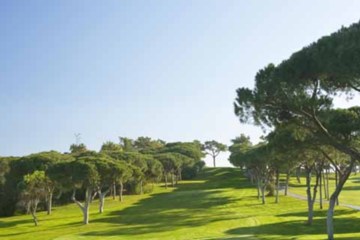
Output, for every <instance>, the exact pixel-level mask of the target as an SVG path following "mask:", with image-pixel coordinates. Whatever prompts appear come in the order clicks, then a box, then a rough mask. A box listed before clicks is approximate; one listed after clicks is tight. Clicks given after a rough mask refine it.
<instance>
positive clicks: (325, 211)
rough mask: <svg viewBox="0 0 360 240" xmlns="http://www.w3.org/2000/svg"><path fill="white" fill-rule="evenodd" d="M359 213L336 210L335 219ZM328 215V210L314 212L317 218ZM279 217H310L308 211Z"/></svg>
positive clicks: (349, 210)
mask: <svg viewBox="0 0 360 240" xmlns="http://www.w3.org/2000/svg"><path fill="white" fill-rule="evenodd" d="M358 212H359V211H357V210H351V209H340V210H335V213H334V215H335V217H336V216H342V215H347V214H353V213H358ZM326 214H327V209H323V210H314V216H315V217H324V218H325V217H326ZM276 216H277V217H304V218H306V217H307V216H308V212H307V211H302V212H290V213H284V214H278V215H276Z"/></svg>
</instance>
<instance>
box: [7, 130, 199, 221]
mask: <svg viewBox="0 0 360 240" xmlns="http://www.w3.org/2000/svg"><path fill="white" fill-rule="evenodd" d="M204 156H205V153H204V148H203V145H202V144H201V143H200V142H198V141H193V142H174V143H165V142H164V141H161V140H153V139H151V138H148V137H139V138H137V139H136V140H132V139H129V138H120V143H119V144H116V143H113V142H106V143H104V144H103V145H102V147H101V150H100V151H99V152H96V151H91V150H88V149H87V148H86V146H85V145H84V144H82V143H79V142H78V143H76V144H72V145H71V146H70V152H69V153H64V154H62V153H59V152H56V151H50V152H41V153H36V154H31V155H29V156H24V157H20V158H13V157H8V158H0V214H1V216H9V215H13V214H14V213H15V211H17V210H19V209H20V210H21V209H25V210H26V212H28V213H29V214H31V215H32V216H33V220H34V223H35V225H37V224H38V220H37V217H36V211H37V209H38V206H40V207H41V208H43V209H45V210H46V211H47V213H48V214H51V209H52V205H53V201H56V202H58V203H67V202H69V200H70V199H71V201H73V202H74V203H75V204H77V205H78V206H79V208H80V209H81V212H82V214H83V222H84V224H88V222H89V207H90V203H91V202H92V201H93V199H95V198H98V199H99V212H100V213H102V212H103V211H104V206H105V196H106V195H107V194H109V193H110V194H111V195H112V197H113V199H115V198H116V196H118V198H119V200H120V201H123V192H124V191H125V190H126V192H128V193H137V194H142V193H144V192H145V191H148V189H151V187H152V186H153V184H154V183H157V182H159V181H161V180H162V179H164V181H165V187H168V185H169V182H170V184H171V185H172V186H175V185H176V183H177V181H178V180H182V179H183V178H192V177H194V176H196V174H197V173H198V172H199V171H200V170H201V169H202V168H203V167H204V162H203V161H201V159H202V158H203V157H204ZM169 179H171V180H170V181H169Z"/></svg>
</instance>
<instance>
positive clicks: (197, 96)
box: [0, 0, 360, 165]
mask: <svg viewBox="0 0 360 240" xmlns="http://www.w3.org/2000/svg"><path fill="white" fill-rule="evenodd" d="M359 10H360V1H356V0H353V1H351V0H346V1H343V0H338V1H329V0H324V1H314V0H311V1H310V0H308V1H304V0H301V1H300V0H296V1H285V0H282V1H274V0H271V1H270V0H269V1H264V0H257V1H254V0H251V1H250V0H248V1H240V0H239V1H227V0H218V1H211V0H198V1H190V0H188V1H185V0H182V1H175V0H171V1H169V0H163V1H154V0H149V1H145V0H144V1H133V0H132V1H125V0H124V1H120V0H114V1H109V0H107V1H90V0H83V1H81V0H76V1H74V0H58V1H56V0H54V1H45V0H43V1H33V0H23V1H20V0H8V1H6V0H2V1H0V89H1V91H0V103H1V104H0V155H25V154H29V153H33V152H39V151H45V150H51V149H53V150H57V151H62V152H63V151H68V149H69V145H70V144H71V143H73V142H74V141H75V138H74V133H81V136H82V141H83V142H84V143H85V144H86V145H87V146H88V147H89V148H90V149H94V150H98V149H99V148H100V146H101V144H102V143H103V142H105V141H107V140H111V141H115V142H117V141H118V136H127V137H130V138H136V137H138V136H149V137H152V138H160V139H163V140H165V141H169V142H170V141H178V140H179V141H192V140H193V139H199V140H201V141H205V140H211V139H215V140H218V141H222V142H224V143H229V142H230V139H232V138H234V137H236V136H238V135H239V134H240V133H245V134H247V135H250V136H251V138H252V140H253V141H257V140H258V138H259V136H260V135H261V134H262V132H261V130H260V129H258V128H256V127H253V126H249V125H241V124H240V123H239V121H238V120H237V118H236V117H235V115H234V113H233V101H234V98H235V90H236V88H238V87H242V86H247V87H252V86H253V79H254V75H255V73H256V72H257V70H259V69H260V68H262V67H264V66H265V65H267V64H268V63H270V62H273V63H279V62H280V61H281V60H283V59H285V58H287V57H289V56H290V54H291V53H293V52H294V51H297V50H299V49H301V48H302V47H303V46H305V45H308V44H309V43H311V42H313V41H315V40H316V39H318V38H319V37H321V36H323V35H327V34H330V33H332V32H334V31H336V30H337V29H339V28H340V27H341V26H342V25H344V26H348V25H349V24H351V23H353V22H357V21H359V18H360V11H359ZM208 163H210V162H208ZM226 164H227V161H226V155H223V156H222V157H221V159H220V160H219V165H226Z"/></svg>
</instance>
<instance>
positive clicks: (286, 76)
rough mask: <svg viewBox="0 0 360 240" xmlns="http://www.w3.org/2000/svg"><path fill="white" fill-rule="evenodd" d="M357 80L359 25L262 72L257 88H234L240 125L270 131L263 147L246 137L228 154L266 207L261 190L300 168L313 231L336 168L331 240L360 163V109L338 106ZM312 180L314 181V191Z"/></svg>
mask: <svg viewBox="0 0 360 240" xmlns="http://www.w3.org/2000/svg"><path fill="white" fill-rule="evenodd" d="M359 76H360V23H356V24H353V25H351V26H350V27H348V28H345V27H343V28H341V29H340V30H339V31H337V32H335V33H333V34H331V35H330V36H326V37H323V38H321V39H319V40H318V41H317V42H315V43H312V44H310V45H309V46H307V47H305V48H303V49H302V50H300V51H298V52H296V53H294V54H292V56H291V57H290V58H289V59H287V60H285V61H283V62H282V63H280V64H279V65H274V64H269V65H268V66H266V67H265V68H263V69H261V70H259V72H258V73H257V74H256V76H255V86H254V88H253V89H248V88H239V89H237V98H236V100H235V103H234V110H235V114H236V115H237V116H238V117H239V119H240V122H242V123H252V124H255V125H259V126H261V127H262V128H264V129H266V130H267V131H270V132H271V133H270V134H269V135H268V136H267V137H266V138H265V139H264V142H263V143H260V144H258V145H255V146H252V145H251V143H249V141H248V140H247V138H246V137H244V136H242V137H240V138H238V139H235V141H234V145H233V146H231V147H230V150H231V151H232V155H231V157H230V160H231V162H233V164H235V165H237V166H243V167H245V168H246V169H247V171H248V174H249V177H250V178H251V179H253V181H254V182H256V184H257V186H258V189H259V195H260V196H261V198H262V199H263V202H264V203H265V196H264V188H265V187H266V185H268V183H269V181H270V180H271V179H272V176H273V175H274V176H275V179H276V180H275V184H274V185H275V186H277V187H276V191H278V189H279V187H278V185H279V174H280V173H286V174H289V172H291V171H292V170H293V169H299V167H300V166H301V168H302V169H303V170H304V171H305V175H306V184H307V191H306V192H307V199H308V212H309V216H308V224H311V222H312V218H313V215H314V211H313V206H314V203H315V199H316V196H317V193H318V192H320V191H322V189H323V188H321V187H320V185H322V184H323V183H324V177H323V172H324V169H329V168H330V166H331V167H332V169H333V171H334V173H335V174H336V188H335V190H334V191H333V192H332V193H329V192H327V193H326V194H327V196H330V197H329V208H328V211H327V234H328V239H334V227H333V216H334V208H335V206H336V202H337V199H338V197H339V194H340V193H341V190H342V189H343V186H344V184H345V182H346V181H347V179H348V177H349V176H350V174H351V172H352V171H353V169H354V166H355V165H356V164H359V162H360V107H359V106H354V107H349V108H335V107H334V102H335V100H336V99H337V98H338V97H339V96H343V97H344V96H345V97H346V98H352V97H353V96H354V95H357V96H359V93H360V77H359ZM325 171H326V170H325ZM325 175H326V174H325ZM311 176H314V181H315V183H314V187H313V188H312V189H311V188H310V186H311V185H310V182H311V181H312V180H313V178H311ZM326 182H327V181H326V178H325V183H326ZM324 191H328V190H327V188H325V189H324ZM321 196H322V194H320V197H321ZM320 200H321V199H320Z"/></svg>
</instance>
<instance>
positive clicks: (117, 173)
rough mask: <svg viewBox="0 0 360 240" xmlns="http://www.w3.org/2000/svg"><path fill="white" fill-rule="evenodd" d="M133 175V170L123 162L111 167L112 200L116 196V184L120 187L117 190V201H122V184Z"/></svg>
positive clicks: (117, 162)
mask: <svg viewBox="0 0 360 240" xmlns="http://www.w3.org/2000/svg"><path fill="white" fill-rule="evenodd" d="M132 175H133V169H132V168H131V167H130V165H129V164H127V163H126V162H124V161H116V162H115V163H114V166H113V167H112V173H111V178H112V182H113V192H114V195H113V197H114V199H115V195H116V184H117V183H118V184H119V185H120V189H119V200H120V201H121V202H122V201H123V191H124V183H126V182H127V181H129V179H130V178H131V177H132Z"/></svg>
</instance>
